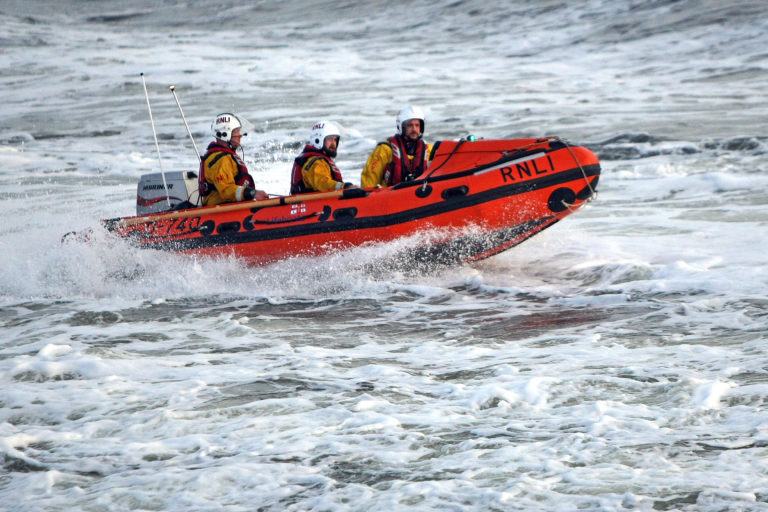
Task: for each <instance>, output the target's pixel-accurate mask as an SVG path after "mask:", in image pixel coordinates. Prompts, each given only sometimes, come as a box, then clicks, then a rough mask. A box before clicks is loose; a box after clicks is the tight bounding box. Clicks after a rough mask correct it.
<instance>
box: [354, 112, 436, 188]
mask: <svg viewBox="0 0 768 512" xmlns="http://www.w3.org/2000/svg"><path fill="white" fill-rule="evenodd" d="M395 124H396V126H397V133H396V134H395V135H394V136H392V137H390V138H388V139H387V140H386V141H384V142H380V143H379V144H377V145H376V147H375V148H374V150H373V151H372V152H371V154H370V156H368V161H367V162H366V164H365V167H363V172H362V174H361V175H360V185H361V186H362V187H363V188H368V187H375V186H377V185H378V186H381V187H391V186H392V185H397V184H398V183H402V182H403V181H410V180H413V179H416V178H417V177H418V176H419V175H420V174H422V173H423V172H424V171H425V170H426V168H427V163H428V162H429V153H430V152H431V150H432V147H431V145H430V144H427V143H425V142H424V141H423V140H422V136H423V135H424V126H425V118H424V112H423V111H422V110H421V109H420V108H419V107H413V106H407V107H405V108H403V109H402V110H400V112H398V113H397V118H396V119H395Z"/></svg>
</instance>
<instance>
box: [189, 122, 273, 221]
mask: <svg viewBox="0 0 768 512" xmlns="http://www.w3.org/2000/svg"><path fill="white" fill-rule="evenodd" d="M242 130H243V123H242V122H241V120H240V118H238V117H237V116H236V115H235V114H230V113H226V112H225V113H223V114H219V115H217V116H216V119H214V121H213V123H212V124H211V131H212V132H213V136H214V138H215V139H216V140H214V141H213V142H211V143H210V144H209V145H208V150H207V151H206V153H205V155H203V157H202V158H201V161H200V176H199V178H198V183H199V189H200V197H202V198H203V205H204V206H213V205H217V204H221V203H232V202H236V201H249V200H251V199H258V200H262V199H267V198H268V197H269V196H268V195H267V193H266V192H264V191H263V190H256V186H255V184H254V182H253V178H252V177H251V175H250V174H248V168H247V167H246V166H245V163H244V162H243V160H242V159H241V158H240V157H239V156H238V155H237V152H236V150H237V148H239V147H241V145H240V142H241V139H242V137H243V136H246V135H248V134H247V133H243V132H242Z"/></svg>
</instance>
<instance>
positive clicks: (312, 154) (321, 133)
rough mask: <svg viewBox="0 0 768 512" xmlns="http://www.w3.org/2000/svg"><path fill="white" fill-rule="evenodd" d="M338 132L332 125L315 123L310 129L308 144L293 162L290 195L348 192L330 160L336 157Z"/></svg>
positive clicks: (337, 128) (331, 123) (339, 137)
mask: <svg viewBox="0 0 768 512" xmlns="http://www.w3.org/2000/svg"><path fill="white" fill-rule="evenodd" d="M340 139H341V132H340V131H339V127H338V126H337V125H336V123H334V122H332V121H318V122H317V123H315V125H314V126H313V127H312V131H311V133H310V135H309V144H307V145H306V146H304V149H303V150H302V151H301V154H300V155H299V156H297V157H296V159H295V160H294V161H293V169H292V170H291V194H305V193H307V192H329V191H332V190H339V189H343V188H349V187H351V186H353V185H352V183H344V180H343V179H342V177H341V171H339V168H338V167H336V163H335V162H334V161H333V159H334V158H335V157H336V154H337V150H338V147H339V141H340Z"/></svg>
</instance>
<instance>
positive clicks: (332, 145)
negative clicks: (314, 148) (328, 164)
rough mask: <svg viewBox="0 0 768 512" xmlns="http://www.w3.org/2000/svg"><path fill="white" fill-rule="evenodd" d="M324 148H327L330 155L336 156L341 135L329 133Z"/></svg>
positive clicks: (326, 150)
mask: <svg viewBox="0 0 768 512" xmlns="http://www.w3.org/2000/svg"><path fill="white" fill-rule="evenodd" d="M323 148H324V149H325V153H326V154H327V155H328V156H330V157H334V156H336V151H337V150H338V148H339V137H337V136H336V135H329V136H327V137H326V138H325V141H324V142H323Z"/></svg>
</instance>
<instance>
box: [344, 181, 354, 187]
mask: <svg viewBox="0 0 768 512" xmlns="http://www.w3.org/2000/svg"><path fill="white" fill-rule="evenodd" d="M354 186H355V185H354V184H353V183H350V182H348V181H347V182H346V183H344V188H352V187H354Z"/></svg>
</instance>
